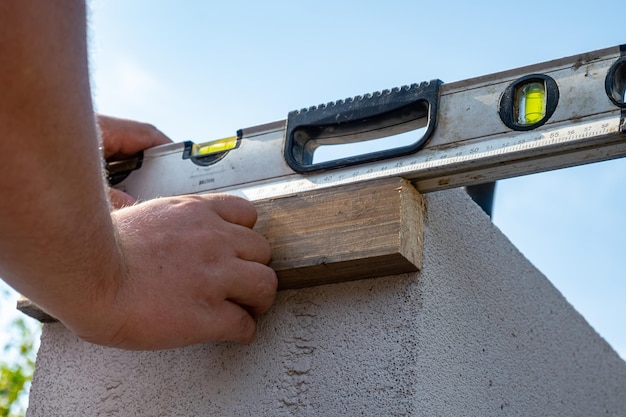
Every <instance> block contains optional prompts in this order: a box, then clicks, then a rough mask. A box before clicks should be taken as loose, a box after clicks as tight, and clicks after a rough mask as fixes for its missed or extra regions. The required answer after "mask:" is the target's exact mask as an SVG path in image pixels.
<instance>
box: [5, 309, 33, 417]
mask: <svg viewBox="0 0 626 417" xmlns="http://www.w3.org/2000/svg"><path fill="white" fill-rule="evenodd" d="M9 331H10V333H11V337H10V339H9V342H8V343H7V344H6V345H5V346H4V348H3V357H4V358H10V359H11V362H10V363H9V362H6V361H5V360H4V359H3V360H1V361H0V417H19V416H23V415H24V414H25V411H26V410H25V400H26V396H27V395H28V389H29V388H30V381H31V380H32V377H33V372H34V370H35V355H36V349H37V347H36V345H35V343H36V339H37V337H36V336H37V334H36V333H38V332H37V331H33V329H32V326H30V325H29V323H27V322H26V319H25V318H23V317H18V318H16V319H15V320H13V321H12V322H11V324H10V326H9Z"/></svg>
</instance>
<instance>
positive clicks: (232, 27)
mask: <svg viewBox="0 0 626 417" xmlns="http://www.w3.org/2000/svg"><path fill="white" fill-rule="evenodd" d="M563 4H565V3H563V2H546V1H541V2H540V1H535V0H531V1H525V2H501V5H497V3H496V2H494V1H492V0H489V1H486V0H485V1H473V2H467V1H445V0H440V1H437V2H423V1H415V0H414V1H395V0H387V1H385V2H371V1H360V2H356V1H340V0H333V1H327V0H324V1H314V2H295V1H265V2H253V1H249V2H247V1H229V2H221V3H218V2H209V1H196V2H192V1H189V2H181V1H147V0H144V1H128V0H125V1H122V0H92V1H91V2H90V15H91V16H90V43H91V55H92V74H93V83H94V96H95V102H96V106H97V108H98V111H100V112H102V113H105V114H110V115H114V116H119V117H126V118H132V119H137V120H141V121H146V122H150V123H153V124H154V125H156V126H157V127H159V128H160V129H161V130H162V131H163V132H165V133H166V134H167V135H169V136H170V137H171V138H172V139H173V140H175V141H182V140H194V141H206V140H210V139H215V138H220V137H225V136H230V135H232V134H233V133H234V132H235V131H236V130H237V129H239V128H243V127H249V126H254V125H257V124H261V123H265V122H270V121H275V120H280V119H284V118H285V117H286V115H287V112H288V111H290V110H294V109H298V108H302V107H307V106H311V105H316V104H319V103H325V102H328V101H332V100H335V99H340V98H345V97H351V96H355V95H358V94H362V93H367V92H372V91H377V90H381V89H385V88H392V87H396V86H400V85H404V84H411V83H414V82H420V81H426V80H430V79H434V78H439V79H441V80H443V81H444V82H451V81H457V80H462V79H467V78H471V77H475V76H479V75H484V74H488V73H492V72H496V71H500V70H506V69H510V68H515V67H519V66H523V65H527V64H532V63H536V62H541V61H547V60H551V59H555V58H560V57H563V56H568V55H573V54H577V53H582V52H588V51H592V50H596V49H601V48H605V47H609V46H615V45H619V44H621V43H626V37H624V35H623V34H620V32H623V31H622V30H621V26H622V25H621V23H620V22H618V18H617V17H616V16H622V15H623V12H624V9H625V8H626V6H624V3H623V1H621V0H613V1H602V0H599V1H595V2H593V4H589V3H588V2H582V1H577V0H574V1H569V2H567V3H566V4H567V5H566V6H563ZM625 190H626V159H621V160H616V161H611V162H604V163H599V164H593V165H588V166H584V167H578V168H573V169H566V170H559V171H554V172H551V173H544V174H538V175H532V176H527V177H520V178H515V179H511V180H506V181H501V182H499V183H498V187H497V194H496V201H495V209H494V211H495V215H494V222H495V224H496V225H497V226H498V227H499V228H500V229H501V230H502V231H503V232H504V233H505V234H506V235H507V236H509V238H510V239H511V240H512V241H513V243H514V244H515V245H516V246H517V247H518V248H519V249H520V250H521V251H522V252H523V253H524V254H525V255H526V256H527V257H528V258H529V259H530V260H531V261H532V262H533V263H534V264H535V265H536V266H537V267H538V268H539V269H540V270H541V271H542V272H544V273H545V274H546V275H547V277H548V278H549V279H550V280H551V281H552V282H553V283H554V285H555V286H556V287H557V288H558V289H559V290H560V291H561V292H562V293H563V294H564V295H565V297H566V298H567V299H568V300H569V301H570V302H571V303H572V304H573V305H574V306H575V307H576V308H577V309H578V310H579V311H580V312H581V314H582V315H583V316H584V317H585V318H586V319H587V320H588V321H589V323H590V324H591V325H592V326H593V327H594V328H595V329H596V330H597V331H598V332H599V333H600V334H601V335H602V336H603V337H604V338H605V339H606V340H607V341H608V342H609V343H610V344H611V345H612V346H613V347H614V349H615V350H617V351H618V352H619V353H620V354H621V355H622V357H624V358H626V324H625V323H626V307H625V303H624V301H623V300H624V298H625V296H626V262H625V261H624V249H623V248H624V247H626V217H625V216H624V213H626V191H625ZM520 279H522V277H520ZM6 305H7V304H6V303H4V306H3V307H2V308H3V310H2V317H6V316H7V314H8V312H7V310H9V311H10V309H7V307H6ZM10 307H12V306H10ZM0 324H1V323H0ZM0 337H1V335H0ZM0 342H1V340H0Z"/></svg>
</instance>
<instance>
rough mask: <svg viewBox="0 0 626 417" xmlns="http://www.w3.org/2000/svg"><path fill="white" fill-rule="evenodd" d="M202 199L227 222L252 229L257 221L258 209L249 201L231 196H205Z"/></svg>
mask: <svg viewBox="0 0 626 417" xmlns="http://www.w3.org/2000/svg"><path fill="white" fill-rule="evenodd" d="M202 197H203V198H205V199H206V200H207V201H208V202H209V203H210V204H211V205H212V208H213V209H214V210H215V212H216V213H217V214H218V215H219V216H220V217H221V218H222V219H224V220H226V221H227V222H229V223H234V224H239V225H241V226H245V227H248V228H250V229H251V228H252V227H254V224H255V223H256V220H257V212H256V208H254V206H253V205H252V203H251V202H249V201H248V200H246V199H244V198H241V197H237V196H234V195H230V194H204V195H202Z"/></svg>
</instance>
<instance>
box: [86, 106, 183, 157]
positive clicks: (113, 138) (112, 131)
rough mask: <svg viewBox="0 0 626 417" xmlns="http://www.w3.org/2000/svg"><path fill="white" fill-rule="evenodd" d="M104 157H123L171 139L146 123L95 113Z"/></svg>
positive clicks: (168, 141)
mask: <svg viewBox="0 0 626 417" xmlns="http://www.w3.org/2000/svg"><path fill="white" fill-rule="evenodd" d="M96 117H97V121H98V126H99V127H100V136H101V137H102V144H103V146H104V157H105V158H111V157H116V158H124V157H129V156H132V155H135V154H137V152H139V151H142V150H144V149H147V148H151V147H153V146H157V145H163V144H165V143H170V142H172V140H171V139H170V138H168V137H167V136H166V135H164V134H163V133H162V132H161V131H160V130H158V129H157V128H156V127H154V126H153V125H151V124H148V123H141V122H136V121H134V120H128V119H120V118H117V117H111V116H104V115H101V114H98V115H96Z"/></svg>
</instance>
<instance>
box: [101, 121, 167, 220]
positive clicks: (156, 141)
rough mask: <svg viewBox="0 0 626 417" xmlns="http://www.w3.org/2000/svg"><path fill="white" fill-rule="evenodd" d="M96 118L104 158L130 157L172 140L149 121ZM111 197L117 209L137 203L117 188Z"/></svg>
mask: <svg viewBox="0 0 626 417" xmlns="http://www.w3.org/2000/svg"><path fill="white" fill-rule="evenodd" d="M96 120H97V123H98V127H99V128H100V138H101V140H102V147H103V151H104V158H105V159H107V160H121V159H126V158H130V157H132V156H134V155H135V154H137V152H139V151H142V150H144V149H147V148H151V147H153V146H158V145H164V144H166V143H169V142H171V139H170V138H168V137H167V136H165V135H164V134H163V132H161V131H160V130H159V129H157V128H156V127H154V126H153V125H151V124H148V123H140V122H136V121H133V120H127V119H120V118H118V117H111V116H105V115H102V114H98V115H96ZM109 198H110V200H111V204H112V205H113V208H116V209H117V208H122V207H127V206H132V205H133V204H135V203H136V201H135V199H134V198H133V197H131V196H130V195H128V194H126V193H123V192H122V191H119V190H116V189H115V188H110V189H109Z"/></svg>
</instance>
